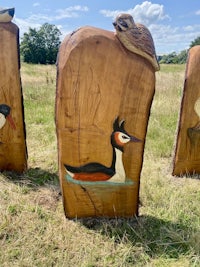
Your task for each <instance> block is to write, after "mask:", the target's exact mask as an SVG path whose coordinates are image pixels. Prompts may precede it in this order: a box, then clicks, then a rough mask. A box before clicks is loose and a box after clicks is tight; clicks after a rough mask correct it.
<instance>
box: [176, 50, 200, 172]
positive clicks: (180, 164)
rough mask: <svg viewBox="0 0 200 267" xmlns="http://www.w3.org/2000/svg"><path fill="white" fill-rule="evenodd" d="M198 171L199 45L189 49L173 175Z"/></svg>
mask: <svg viewBox="0 0 200 267" xmlns="http://www.w3.org/2000/svg"><path fill="white" fill-rule="evenodd" d="M187 173H189V174H194V173H200V46H199V45H198V46H195V47H193V48H191V49H190V51H189V54H188V60H187V65H186V73H185V83H184V89H183V96H182V102H181V109H180V118H179V123H178V133H177V137H176V147H175V155H174V161H173V175H177V176H181V175H182V174H187Z"/></svg>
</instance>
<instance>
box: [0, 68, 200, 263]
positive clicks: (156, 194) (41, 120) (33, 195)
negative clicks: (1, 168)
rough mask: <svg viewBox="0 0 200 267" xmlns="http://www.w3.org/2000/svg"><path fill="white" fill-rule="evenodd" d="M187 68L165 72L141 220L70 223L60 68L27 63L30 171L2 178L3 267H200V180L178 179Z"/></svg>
mask: <svg viewBox="0 0 200 267" xmlns="http://www.w3.org/2000/svg"><path fill="white" fill-rule="evenodd" d="M184 72H185V65H162V66H161V71H160V72H158V73H157V74H156V75H157V82H156V94H155V97H154V101H153V105H152V109H151V117H150V120H149V126H148V133H147V138H146V145H145V154H144V164H143V169H142V173H141V189H140V202H141V204H140V209H139V213H140V216H139V217H138V218H130V219H82V220H68V219H66V218H65V216H64V212H63V206H62V200H61V195H60V188H59V182H58V172H57V143H56V135H55V124H54V102H55V83H56V68H55V66H41V65H27V64H22V68H21V75H22V85H23V92H24V106H25V121H26V130H27V146H28V154H29V161H28V164H29V169H28V170H27V171H26V172H25V173H24V174H22V175H17V174H15V173H13V172H3V173H2V174H1V175H0V266H2V267H10V266H14V267H15V266H20V267H23V266H24V267H35V266H37V267H38V266H41V267H43V266H58V267H62V266H63V267H66V266H69V267H71V266H78V267H79V266H80V267H98V266H99V267H100V266H106V267H107V266H112V267H119V266H138V267H140V266H141V267H143V266H149V267H154V266H155V267H165V266H166V267H177V266H179V267H187V266H194V267H195V266H200V205H199V203H200V180H199V177H198V175H196V176H193V177H192V176H188V177H182V178H175V177H172V176H171V168H170V167H171V161H172V154H173V144H174V141H175V132H176V127H177V119H178V113H179V108H180V101H181V94H182V88H183V81H184Z"/></svg>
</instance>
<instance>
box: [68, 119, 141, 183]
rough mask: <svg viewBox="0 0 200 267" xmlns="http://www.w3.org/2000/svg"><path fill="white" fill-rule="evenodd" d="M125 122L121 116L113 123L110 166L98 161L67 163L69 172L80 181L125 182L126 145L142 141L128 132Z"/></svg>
mask: <svg viewBox="0 0 200 267" xmlns="http://www.w3.org/2000/svg"><path fill="white" fill-rule="evenodd" d="M124 123H125V121H124V120H123V121H119V118H117V119H116V120H115V121H114V123H113V132H112V134H111V145H112V148H113V157H112V163H111V165H110V166H109V167H107V166H104V165H103V164H101V163H98V162H91V163H88V164H86V165H82V166H79V167H75V166H70V165H67V164H65V165H64V166H65V168H66V171H67V173H68V174H69V175H70V176H71V177H72V178H73V179H74V180H79V181H90V182H96V181H109V182H125V178H126V174H125V170H124V166H123V161H122V153H123V148H124V145H125V144H127V143H128V142H141V140H140V139H138V138H136V137H134V136H131V135H130V134H128V133H127V132H126V131H125V129H124Z"/></svg>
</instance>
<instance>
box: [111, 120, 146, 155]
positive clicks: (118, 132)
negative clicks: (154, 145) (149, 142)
mask: <svg viewBox="0 0 200 267" xmlns="http://www.w3.org/2000/svg"><path fill="white" fill-rule="evenodd" d="M124 123H125V121H124V120H122V121H119V117H117V118H116V120H115V121H114V123H113V132H112V135H111V144H112V146H113V147H115V148H117V149H119V150H121V151H123V147H124V145H125V144H126V143H128V142H141V140H140V139H138V138H136V137H135V136H132V135H130V134H129V133H127V132H126V131H125V129H124Z"/></svg>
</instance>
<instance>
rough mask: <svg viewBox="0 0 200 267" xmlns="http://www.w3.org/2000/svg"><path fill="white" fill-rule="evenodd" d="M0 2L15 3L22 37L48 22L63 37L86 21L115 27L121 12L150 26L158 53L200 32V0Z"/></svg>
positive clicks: (181, 45) (177, 46) (184, 46)
mask: <svg viewBox="0 0 200 267" xmlns="http://www.w3.org/2000/svg"><path fill="white" fill-rule="evenodd" d="M0 6H1V7H15V17H14V20H13V22H14V23H16V24H17V25H18V27H19V28H20V36H21V37H22V36H23V33H24V32H27V31H28V29H29V27H31V28H39V27H40V26H41V25H42V24H43V23H45V22H47V23H50V24H54V25H56V26H57V27H58V28H59V29H60V31H61V32H62V37H64V36H65V35H67V34H68V33H70V32H72V31H73V30H75V29H77V28H79V27H82V26H85V25H90V26H94V27H98V28H103V29H105V30H109V31H114V28H113V25H112V22H113V20H114V18H115V16H116V15H117V14H118V13H122V12H125V13H130V14H132V16H133V18H134V20H135V22H136V23H137V22H138V23H142V24H144V25H145V26H146V27H148V29H149V30H150V32H151V34H152V36H153V39H154V43H155V47H156V51H157V54H158V55H161V54H168V53H171V52H173V51H175V52H177V53H178V52H180V51H182V50H184V49H187V48H189V45H190V43H191V42H192V41H193V40H194V39H195V38H197V37H198V36H200V0H191V1H188V0H154V1H134V0H126V1H125V0H123V1H122V0H121V1H119V0H118V1H116V0H115V1H109V0H101V1H100V0H99V1H95V0H93V1H92V0H74V1H68V0H57V1H55V0H54V1H50V0H18V1H16V0H15V1H12V0H8V1H0Z"/></svg>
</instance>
